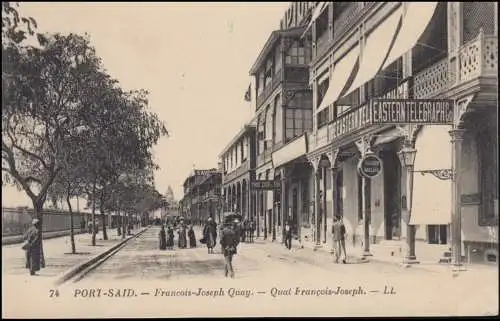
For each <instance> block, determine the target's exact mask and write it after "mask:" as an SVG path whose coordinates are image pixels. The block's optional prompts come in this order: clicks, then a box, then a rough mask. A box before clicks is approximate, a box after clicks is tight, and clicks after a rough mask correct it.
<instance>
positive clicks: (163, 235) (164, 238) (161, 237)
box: [158, 225, 167, 250]
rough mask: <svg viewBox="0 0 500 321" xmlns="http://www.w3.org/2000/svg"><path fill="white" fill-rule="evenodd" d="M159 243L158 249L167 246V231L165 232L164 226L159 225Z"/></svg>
mask: <svg viewBox="0 0 500 321" xmlns="http://www.w3.org/2000/svg"><path fill="white" fill-rule="evenodd" d="M158 236H159V244H160V250H165V249H166V248H167V233H166V232H165V226H164V225H162V226H161V230H160V233H159V235H158Z"/></svg>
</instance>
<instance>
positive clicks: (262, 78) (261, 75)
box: [257, 70, 266, 95]
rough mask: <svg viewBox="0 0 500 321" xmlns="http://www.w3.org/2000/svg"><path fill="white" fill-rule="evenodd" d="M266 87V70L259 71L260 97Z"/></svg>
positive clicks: (258, 86) (258, 89)
mask: <svg viewBox="0 0 500 321" xmlns="http://www.w3.org/2000/svg"><path fill="white" fill-rule="evenodd" d="M265 86H266V83H265V78H264V70H259V73H258V78H257V94H258V95H260V94H261V93H262V92H263V91H264V87H265Z"/></svg>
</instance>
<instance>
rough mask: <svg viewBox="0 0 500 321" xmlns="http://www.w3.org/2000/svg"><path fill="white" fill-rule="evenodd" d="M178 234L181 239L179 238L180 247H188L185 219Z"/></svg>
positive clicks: (181, 222) (180, 224)
mask: <svg viewBox="0 0 500 321" xmlns="http://www.w3.org/2000/svg"><path fill="white" fill-rule="evenodd" d="M177 234H178V235H179V240H178V246H179V248H180V249H185V248H186V247H187V239H186V225H184V220H181V221H180V223H179V227H178V230H177Z"/></svg>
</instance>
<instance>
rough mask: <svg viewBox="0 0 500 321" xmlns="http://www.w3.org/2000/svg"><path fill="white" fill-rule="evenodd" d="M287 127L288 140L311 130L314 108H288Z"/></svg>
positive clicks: (286, 114) (286, 115)
mask: <svg viewBox="0 0 500 321" xmlns="http://www.w3.org/2000/svg"><path fill="white" fill-rule="evenodd" d="M285 128H286V129H285V135H286V140H287V141H288V140H291V139H293V138H294V137H297V136H300V135H302V134H303V133H304V131H310V130H311V129H312V110H310V109H286V113H285Z"/></svg>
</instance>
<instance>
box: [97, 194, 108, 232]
mask: <svg viewBox="0 0 500 321" xmlns="http://www.w3.org/2000/svg"><path fill="white" fill-rule="evenodd" d="M99 209H100V211H101V220H102V239H103V240H107V239H108V233H107V232H106V216H105V215H104V190H103V191H102V193H101V201H100V202H99Z"/></svg>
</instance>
